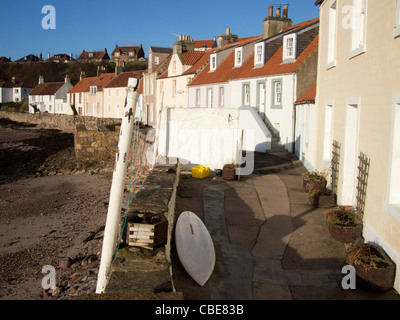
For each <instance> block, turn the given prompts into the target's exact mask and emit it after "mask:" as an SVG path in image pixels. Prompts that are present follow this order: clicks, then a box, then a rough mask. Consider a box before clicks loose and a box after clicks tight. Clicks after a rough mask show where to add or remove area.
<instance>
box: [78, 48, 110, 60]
mask: <svg viewBox="0 0 400 320" xmlns="http://www.w3.org/2000/svg"><path fill="white" fill-rule="evenodd" d="M89 54H93V56H92V57H89ZM78 60H110V56H109V55H108V53H107V50H104V51H90V52H87V51H83V52H82V53H81V55H80V56H79V58H78Z"/></svg>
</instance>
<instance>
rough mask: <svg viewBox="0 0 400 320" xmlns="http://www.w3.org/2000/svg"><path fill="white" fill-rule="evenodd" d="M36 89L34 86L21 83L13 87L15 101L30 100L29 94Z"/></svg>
mask: <svg viewBox="0 0 400 320" xmlns="http://www.w3.org/2000/svg"><path fill="white" fill-rule="evenodd" d="M34 88H35V86H34V85H32V84H29V83H26V82H21V83H17V84H15V85H14V86H13V101H14V102H20V101H22V100H23V99H26V98H28V96H29V93H30V92H31V91H32V90H33V89H34Z"/></svg>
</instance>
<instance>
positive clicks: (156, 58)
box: [154, 57, 160, 66]
mask: <svg viewBox="0 0 400 320" xmlns="http://www.w3.org/2000/svg"><path fill="white" fill-rule="evenodd" d="M159 63H160V57H154V65H156V66H158V64H159Z"/></svg>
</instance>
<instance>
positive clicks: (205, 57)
mask: <svg viewBox="0 0 400 320" xmlns="http://www.w3.org/2000/svg"><path fill="white" fill-rule="evenodd" d="M214 52H215V49H213V50H208V51H206V52H205V53H204V54H203V56H202V57H201V58H200V59H199V60H197V62H196V63H195V64H194V65H193V66H192V67H191V68H190V69H189V70H187V71H186V72H184V73H183V74H190V73H196V72H197V70H199V69H200V68H201V67H202V66H204V65H205V64H206V63H207V60H208V59H209V58H210V55H211V54H213V53H214Z"/></svg>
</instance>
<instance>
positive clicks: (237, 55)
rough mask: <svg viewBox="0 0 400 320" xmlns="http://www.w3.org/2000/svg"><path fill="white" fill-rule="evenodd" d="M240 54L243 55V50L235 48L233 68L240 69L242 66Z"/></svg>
mask: <svg viewBox="0 0 400 320" xmlns="http://www.w3.org/2000/svg"><path fill="white" fill-rule="evenodd" d="M242 54H243V48H236V49H235V67H241V66H242V59H243V58H242Z"/></svg>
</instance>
